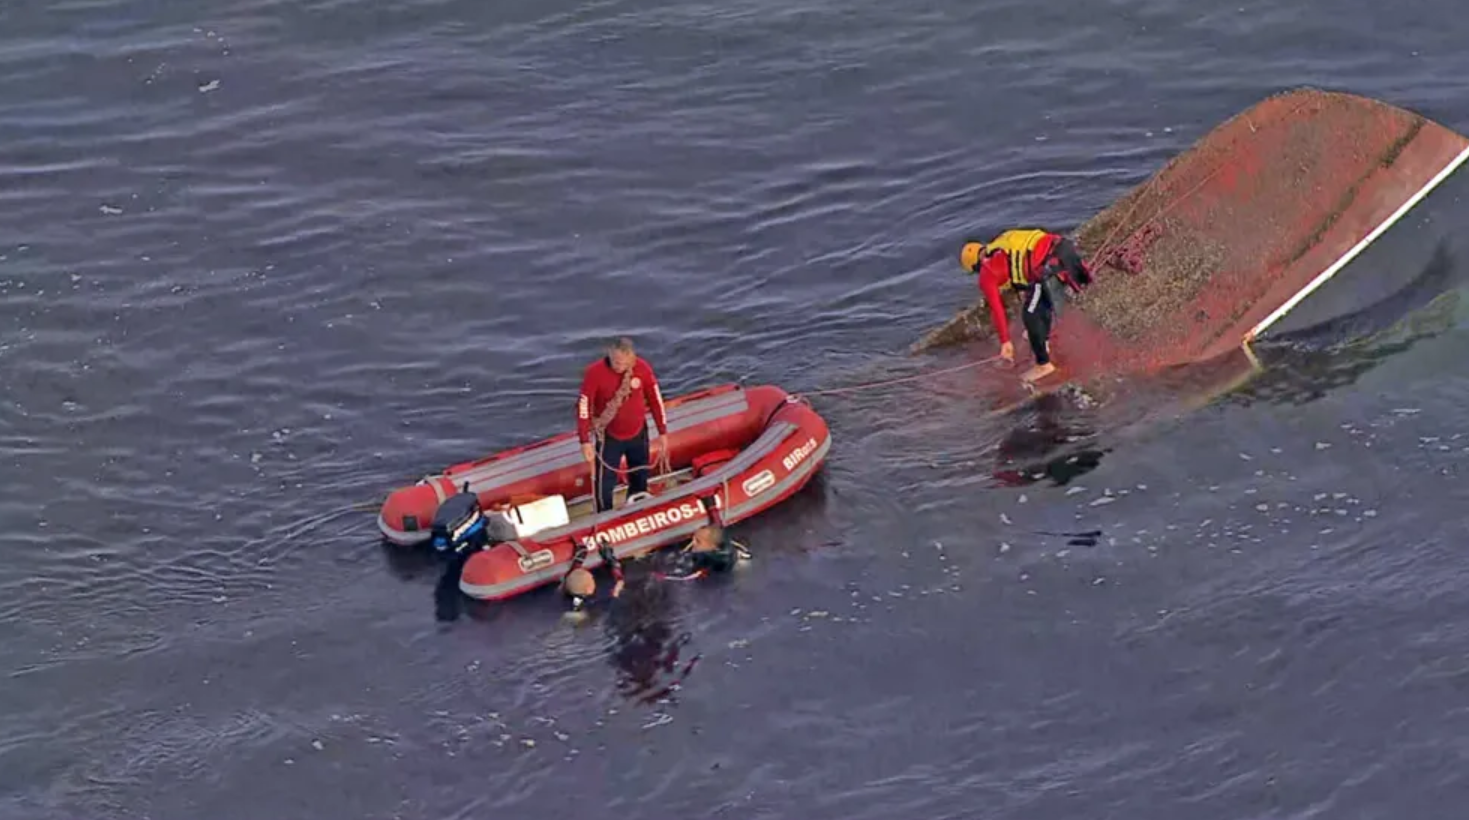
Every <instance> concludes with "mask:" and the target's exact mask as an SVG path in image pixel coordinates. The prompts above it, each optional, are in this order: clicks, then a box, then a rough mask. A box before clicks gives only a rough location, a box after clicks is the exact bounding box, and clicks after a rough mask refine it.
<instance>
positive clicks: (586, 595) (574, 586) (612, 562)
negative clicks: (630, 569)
mask: <svg viewBox="0 0 1469 820" xmlns="http://www.w3.org/2000/svg"><path fill="white" fill-rule="evenodd" d="M597 554H598V555H599V556H601V557H602V563H603V564H606V565H607V568H608V569H609V570H610V571H611V572H612V580H613V581H614V582H615V583H613V585H612V597H613V598H616V597H617V596H619V595H621V594H622V588H623V585H624V582H623V578H622V562H621V561H619V560H618V559H617V554H616V553H614V552H613V551H612V547H611V546H610V545H608V544H603V545H601V546H600V547H598V548H597ZM586 560H587V547H586V545H585V544H577V545H576V552H574V553H572V555H571V567H570V568H569V569H567V570H566V574H565V575H564V576H562V578H561V591H562V593H563V594H565V595H566V597H567V598H569V599H570V600H571V611H572V612H580V611H582V608H583V607H585V606H586V605H587V603H588V602H589V601H591V600H592V597H593V596H594V595H596V594H597V581H596V579H595V578H593V577H592V573H591V572H590V571H588V570H586V569H584V568H583V567H582V563H583V562H584V561H586Z"/></svg>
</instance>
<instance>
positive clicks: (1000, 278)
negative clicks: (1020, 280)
mask: <svg viewBox="0 0 1469 820" xmlns="http://www.w3.org/2000/svg"><path fill="white" fill-rule="evenodd" d="M1055 242H1056V237H1055V236H1048V237H1046V238H1045V239H1042V240H1041V241H1040V242H1038V243H1036V246H1035V249H1034V250H1032V251H1031V254H1030V267H1029V269H1028V270H1026V272H1025V279H1026V281H1028V282H1031V283H1032V284H1034V283H1035V282H1036V281H1037V280H1038V279H1039V278H1040V270H1041V265H1042V262H1043V261H1044V260H1045V258H1046V256H1048V255H1049V254H1050V253H1051V246H1052V245H1054V244H1055ZM1009 283H1010V254H1009V253H1008V252H1006V251H1000V252H999V253H994V254H991V255H990V256H987V257H985V260H984V263H983V264H981V265H980V267H979V292H980V293H981V294H983V295H984V301H985V304H987V305H989V308H990V319H992V320H993V321H994V323H995V335H996V336H999V337H1000V344H1004V343H1006V342H1008V341H1010V322H1009V320H1008V318H1007V317H1006V316H1005V303H1004V302H1002V301H1000V289H1001V288H1003V287H1005V286H1006V285H1007V284H1009Z"/></svg>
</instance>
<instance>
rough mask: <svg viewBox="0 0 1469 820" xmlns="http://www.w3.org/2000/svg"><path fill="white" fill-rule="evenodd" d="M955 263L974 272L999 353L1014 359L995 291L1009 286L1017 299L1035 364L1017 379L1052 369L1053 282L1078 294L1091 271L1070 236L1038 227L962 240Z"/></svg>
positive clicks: (1057, 301) (1057, 294)
mask: <svg viewBox="0 0 1469 820" xmlns="http://www.w3.org/2000/svg"><path fill="white" fill-rule="evenodd" d="M959 263H960V264H961V265H963V266H964V270H966V271H968V272H970V273H976V274H979V292H980V293H981V294H983V295H984V300H985V303H986V304H988V305H989V308H990V318H991V319H993V320H994V323H995V333H996V335H998V336H999V338H1000V356H1001V357H1003V358H1004V359H1005V361H1008V362H1014V361H1015V345H1014V344H1013V343H1011V341H1010V326H1009V323H1008V322H1007V321H1006V317H1005V306H1004V304H1003V303H1002V302H1001V301H1000V291H1001V289H1002V288H1005V287H1009V288H1011V289H1012V290H1014V291H1015V293H1016V294H1017V295H1018V296H1019V297H1020V299H1021V309H1020V320H1021V322H1022V323H1023V324H1024V325H1025V333H1026V336H1027V337H1029V339H1030V350H1031V353H1033V354H1034V355H1035V366H1034V367H1032V368H1030V369H1029V370H1027V371H1026V372H1025V373H1024V374H1022V375H1021V378H1022V379H1024V380H1025V381H1026V382H1034V381H1036V380H1038V379H1043V378H1045V377H1046V376H1049V375H1051V374H1052V373H1054V372H1055V371H1056V366H1055V365H1054V364H1052V363H1051V349H1050V337H1051V323H1052V321H1053V320H1054V319H1055V316H1056V313H1057V311H1059V310H1060V307H1061V302H1062V299H1063V297H1064V295H1065V291H1064V290H1063V289H1062V288H1061V287H1059V286H1058V285H1059V284H1064V285H1065V286H1066V287H1068V288H1070V289H1071V290H1073V291H1076V292H1080V291H1081V289H1082V288H1084V287H1086V286H1087V285H1090V284H1091V282H1092V277H1091V272H1090V271H1088V270H1087V267H1086V264H1085V263H1083V262H1082V261H1081V256H1080V255H1079V254H1078V253H1077V252H1076V246H1075V245H1073V244H1072V243H1071V240H1070V239H1067V238H1066V237H1064V236H1061V235H1060V234H1055V233H1051V232H1049V231H1044V230H1038V229H1023V228H1018V229H1012V230H1008V231H1005V232H1004V233H1002V234H1000V235H999V236H997V237H995V238H994V239H991V240H990V241H989V242H979V241H975V240H971V241H968V242H965V243H964V246H963V247H962V248H961V249H960V250H959Z"/></svg>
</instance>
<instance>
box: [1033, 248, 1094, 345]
mask: <svg viewBox="0 0 1469 820" xmlns="http://www.w3.org/2000/svg"><path fill="white" fill-rule="evenodd" d="M1041 264H1042V268H1041V271H1042V275H1041V279H1040V281H1039V282H1037V283H1036V284H1033V285H1031V286H1030V287H1028V288H1025V289H1024V290H1021V291H1020V293H1019V295H1020V299H1021V309H1020V321H1021V323H1022V324H1023V325H1025V335H1026V336H1027V337H1029V339H1030V352H1031V353H1032V354H1034V355H1035V363H1036V364H1042V365H1043V364H1050V363H1051V350H1050V344H1049V341H1050V338H1051V323H1052V322H1053V321H1055V317H1056V314H1057V313H1058V312H1059V311H1060V309H1061V304H1062V303H1063V302H1064V301H1065V296H1066V287H1070V288H1071V289H1072V290H1077V291H1079V290H1080V289H1081V288H1084V287H1086V286H1087V285H1090V284H1091V281H1092V277H1091V272H1090V271H1088V270H1087V269H1086V265H1085V263H1083V262H1082V261H1081V255H1080V254H1078V253H1077V252H1076V246H1075V245H1073V244H1072V243H1071V240H1070V239H1067V238H1065V237H1062V238H1061V239H1059V240H1057V242H1056V244H1055V245H1054V246H1053V247H1052V248H1051V252H1050V253H1049V254H1048V255H1047V256H1046V258H1045V259H1044V260H1043V261H1042V263H1041ZM1063 284H1064V285H1065V286H1066V287H1062V285H1063Z"/></svg>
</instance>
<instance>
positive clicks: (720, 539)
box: [659, 524, 750, 581]
mask: <svg viewBox="0 0 1469 820" xmlns="http://www.w3.org/2000/svg"><path fill="white" fill-rule="evenodd" d="M749 557H750V553H749V551H748V550H746V549H745V548H744V546H743V545H741V544H740V543H739V542H738V541H735V540H734V539H732V538H730V537H729V535H728V534H727V533H726V532H725V531H724V528H723V527H721V526H719V525H717V524H714V525H709V526H704V527H700V528H698V529H697V530H695V531H694V537H693V538H692V539H691V540H690V541H689V543H687V544H685V545H684V548H683V549H682V550H680V551H679V555H678V558H677V560H676V562H675V564H674V567H673V569H671V570H669V571H668V572H664V573H659V577H660V578H665V579H669V580H675V581H692V580H695V579H698V578H707V577H709V576H710V575H712V574H714V573H717V572H729V571H730V570H732V569H734V568H735V565H736V564H738V563H739V561H740V559H741V558H749Z"/></svg>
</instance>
